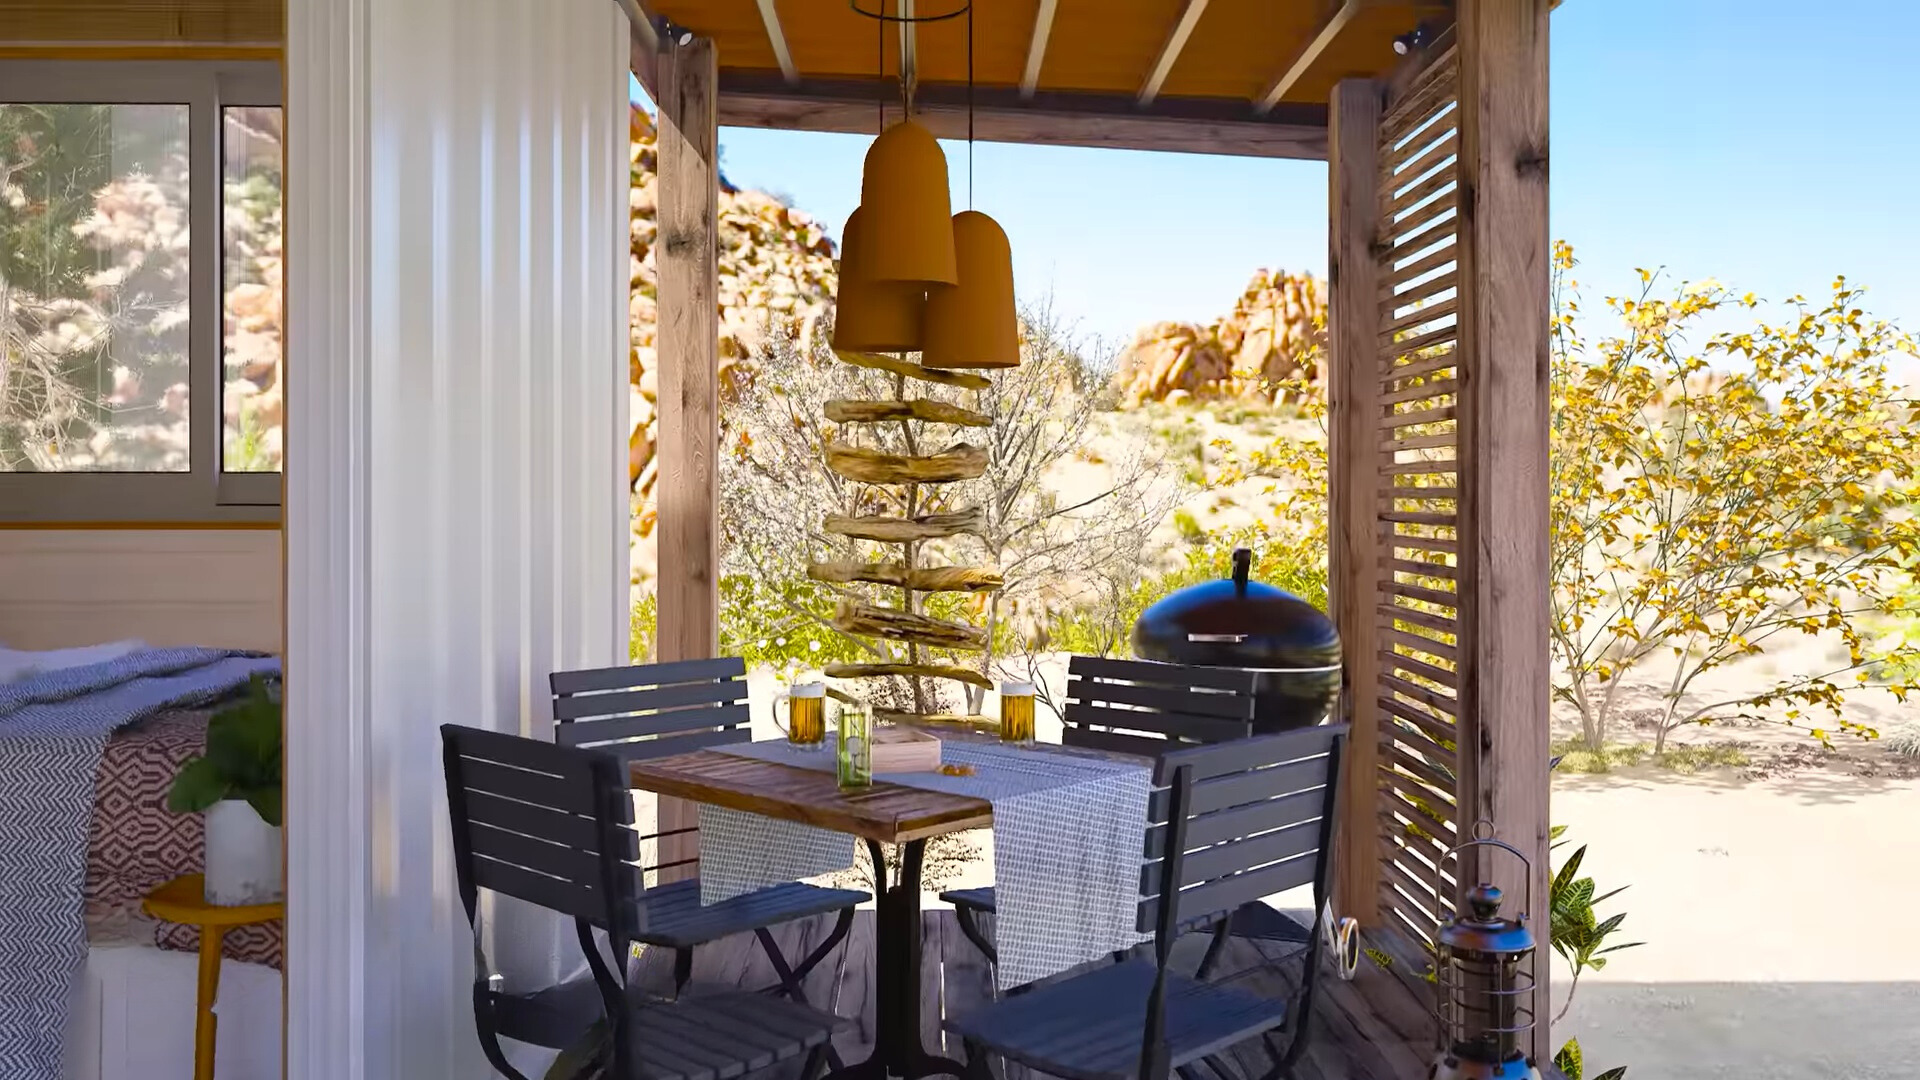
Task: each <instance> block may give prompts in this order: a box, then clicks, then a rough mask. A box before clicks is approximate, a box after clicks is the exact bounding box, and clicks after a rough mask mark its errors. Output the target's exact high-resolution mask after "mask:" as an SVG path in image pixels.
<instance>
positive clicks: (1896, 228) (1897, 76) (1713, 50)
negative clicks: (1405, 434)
mask: <svg viewBox="0 0 1920 1080" xmlns="http://www.w3.org/2000/svg"><path fill="white" fill-rule="evenodd" d="M1916 41H1920V5H1914V4H1910V3H1908V2H1906V0H1846V2H1844V3H1835V4H1808V3H1805V2H1803V0H1791V2H1789V0H1565V3H1564V4H1563V6H1562V7H1561V8H1560V10H1559V11H1557V12H1556V13H1555V14H1554V17H1553V83H1552V90H1551V93H1552V99H1551V100H1552V110H1553V166H1552V168H1553V194H1552V199H1553V202H1552V229H1553V235H1554V236H1555V237H1556V238H1561V239H1566V240H1569V241H1572V242H1573V244H1574V246H1575V248H1576V250H1577V253H1578V254H1579V256H1580V259H1581V261H1582V266H1581V269H1580V271H1579V273H1578V277H1579V278H1580V280H1581V281H1582V283H1583V284H1584V285H1585V286H1586V287H1587V292H1588V299H1589V307H1593V306H1597V301H1598V299H1599V297H1600V295H1603V294H1610V293H1623V292H1628V291H1630V290H1632V289H1634V288H1636V287H1637V278H1636V277H1635V275H1634V268H1636V267H1640V266H1646V267H1650V268H1651V267H1658V266H1664V267H1666V268H1667V269H1668V271H1669V272H1670V273H1672V274H1674V275H1676V276H1677V277H1683V278H1690V279H1697V278H1703V277H1708V276H1713V277H1717V278H1719V279H1720V280H1722V281H1724V282H1725V283H1727V284H1728V285H1730V286H1733V287H1735V288H1737V289H1739V290H1742V291H1745V290H1752V291H1754V292H1756V293H1758V294H1760V295H1761V296H1763V297H1767V298H1770V299H1780V298H1784V297H1786V296H1789V295H1791V294H1793V293H1796V292H1801V293H1806V294H1808V295H1809V296H1813V295H1817V294H1818V293H1820V292H1821V291H1822V290H1824V289H1826V288H1827V287H1828V285H1829V283H1830V282H1831V280H1832V278H1833V275H1835V274H1837V273H1845V274H1846V275H1848V277H1849V278H1851V279H1853V280H1855V281H1858V282H1860V283H1862V284H1866V285H1868V286H1871V288H1872V292H1871V293H1870V294H1869V297H1868V306H1869V308H1870V310H1872V311H1873V312H1875V313H1876V314H1879V315H1882V316H1886V317H1892V318H1895V319H1897V320H1898V321H1899V322H1900V323H1901V324H1902V325H1903V326H1904V327H1906V328H1907V329H1909V330H1915V331H1920V208H1917V207H1916V206H1915V202H1916V198H1917V197H1920V84H1916V82H1915V80H1914V77H1913V76H1912V74H1911V70H1912V69H1911V65H1912V50H1913V47H1914V43H1915V42H1916ZM869 141H870V139H869V137H867V136H854V135H818V134H801V133H793V132H771V131H758V130H748V129H739V128H727V129H724V130H722V132H721V147H722V167H723V169H724V171H725V172H726V174H727V177H728V179H730V180H731V181H733V182H734V183H736V184H740V185H742V186H747V187H758V188H764V189H767V190H769V191H775V192H779V193H781V194H783V195H786V196H788V197H789V198H790V199H791V201H792V202H793V204H794V205H795V206H796V207H798V208H800V209H802V210H805V211H807V212H809V213H811V214H813V215H815V216H816V217H819V218H821V219H823V220H824V221H825V222H826V223H827V224H828V225H829V226H830V227H831V228H832V229H834V230H835V231H836V233H837V230H838V228H839V226H840V224H841V222H843V221H844V220H845V219H846V215H847V214H848V213H849V212H850V211H851V210H852V209H853V207H854V205H855V204H856V203H857V202H858V199H859V190H860V163H861V158H862V155H863V154H864V153H865V150H866V145H867V143H868V142H869ZM947 150H948V159H949V163H950V170H949V171H950V175H951V178H952V183H953V188H954V200H955V204H956V207H958V206H964V205H966V201H967V190H966V188H967V165H966V147H965V145H964V144H948V147H947ZM1326 183H1327V181H1326V167H1325V165H1323V164H1321V163H1318V162H1295V161H1270V160H1253V159H1240V158H1227V157H1214V156H1201V155H1181V154H1154V153H1138V152H1129V151H1113V150H1080V149H1067V148H1052V147H1026V146H1006V145H999V144H993V143H980V144H976V146H975V147H974V150H973V185H974V189H973V205H974V206H975V207H976V208H977V209H980V210H984V211H986V212H988V213H990V214H992V215H994V216H995V217H996V218H997V219H998V220H999V221H1000V222H1001V224H1002V225H1004V226H1005V227H1006V230H1007V233H1008V235H1009V236H1010V237H1011V238H1012V240H1013V246H1014V260H1015V265H1014V277H1015V280H1016V282H1017V284H1018V287H1019V289H1020V291H1021V293H1022V294H1023V295H1026V296H1040V295H1046V294H1051V296H1052V298H1053V300H1054V303H1055V305H1056V307H1057V308H1058V309H1059V310H1060V311H1061V312H1062V313H1063V314H1066V315H1067V316H1069V317H1070V318H1072V319H1074V320H1076V321H1077V322H1078V323H1079V325H1080V328H1081V329H1082V330H1083V331H1085V332H1087V333H1091V334H1098V335H1101V336H1103V337H1107V338H1109V339H1120V340H1124V339H1127V338H1130V337H1131V336H1132V334H1133V332H1134V330H1135V329H1136V328H1138V327H1139V326H1140V325H1142V324H1143V323H1147V322H1151V321H1154V320H1159V319H1182V320H1194V321H1206V320H1210V319H1212V318H1214V317H1216V316H1218V315H1219V314H1221V313H1223V312H1224V311H1225V310H1226V309H1227V308H1228V307H1229V306H1230V305H1231V304H1232V302H1233V300H1234V298H1235V297H1236V296H1238V295H1239V292H1240V290H1241V288H1242V287H1243V286H1244V285H1245V284H1246V281H1247V279H1248V278H1249V277H1250V276H1251V275H1252V273H1253V271H1254V270H1255V269H1257V268H1259V267H1263V266H1264V267H1275V266H1278V267H1285V268H1288V269H1306V270H1311V271H1313V272H1314V273H1316V274H1318V273H1323V272H1324V270H1325V264H1326V224H1325V216H1326Z"/></svg>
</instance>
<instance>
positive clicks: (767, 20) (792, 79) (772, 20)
mask: <svg viewBox="0 0 1920 1080" xmlns="http://www.w3.org/2000/svg"><path fill="white" fill-rule="evenodd" d="M754 2H755V3H756V4H757V5H758V6H759V8H760V21H761V22H762V23H763V24H765V25H766V28H767V44H768V45H769V46H771V47H772V48H773V57H774V60H775V61H776V62H777V63H778V64H779V65H780V74H781V76H782V77H783V78H785V79H786V80H787V82H789V83H797V82H799V81H800V69H799V68H798V67H795V66H794V63H793V50H792V49H790V48H788V47H787V33H786V31H785V30H783V29H781V27H780V12H779V11H778V10H777V9H776V8H775V7H774V4H775V0H754ZM908 2H911V0H908Z"/></svg>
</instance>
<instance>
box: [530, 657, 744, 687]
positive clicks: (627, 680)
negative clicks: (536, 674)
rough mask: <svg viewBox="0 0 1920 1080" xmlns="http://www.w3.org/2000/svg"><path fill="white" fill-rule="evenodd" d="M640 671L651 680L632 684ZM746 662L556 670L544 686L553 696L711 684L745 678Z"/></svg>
mask: <svg viewBox="0 0 1920 1080" xmlns="http://www.w3.org/2000/svg"><path fill="white" fill-rule="evenodd" d="M636 670H644V671H646V672H647V673H648V674H650V675H652V676H653V678H652V680H651V681H649V682H644V683H635V682H634V681H633V673H634V672H635V671H636ZM746 671H747V665H746V661H744V660H742V659H740V658H739V657H737V656H723V657H718V658H716V659H712V660H675V661H670V662H668V663H664V664H629V665H627V666H626V667H609V668H585V669H582V670H580V671H556V672H554V673H553V674H552V675H551V676H549V677H548V679H547V686H548V687H549V688H550V689H552V691H553V692H554V694H555V695H556V696H559V695H563V694H564V695H573V694H591V693H596V692H598V691H601V690H622V689H626V688H628V687H632V686H672V685H673V684H675V683H687V682H711V681H714V680H717V679H726V678H735V677H738V676H742V675H745V674H746Z"/></svg>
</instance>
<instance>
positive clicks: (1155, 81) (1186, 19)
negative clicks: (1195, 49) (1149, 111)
mask: <svg viewBox="0 0 1920 1080" xmlns="http://www.w3.org/2000/svg"><path fill="white" fill-rule="evenodd" d="M1206 10H1207V0H1187V4H1186V7H1184V8H1182V9H1181V10H1180V18H1179V19H1177V20H1175V22H1174V24H1173V30H1172V32H1170V33H1169V34H1167V43H1166V44H1165V45H1162V46H1161V47H1160V57H1159V59H1157V60H1155V61H1154V62H1153V70H1152V71H1151V72H1150V73H1149V74H1148V75H1147V81H1146V82H1145V83H1144V84H1142V85H1141V87H1140V98H1139V101H1140V104H1142V105H1151V104H1153V99H1154V98H1157V97H1159V96H1160V88H1161V87H1162V86H1165V85H1166V83H1167V76H1168V75H1170V74H1172V73H1173V65H1174V61H1176V60H1178V59H1180V52H1181V50H1182V49H1185V48H1186V47H1187V39H1188V38H1189V37H1192V36H1193V28H1194V27H1195V26H1197V25H1199V23H1200V16H1201V14H1202V13H1203V12H1205V11H1206Z"/></svg>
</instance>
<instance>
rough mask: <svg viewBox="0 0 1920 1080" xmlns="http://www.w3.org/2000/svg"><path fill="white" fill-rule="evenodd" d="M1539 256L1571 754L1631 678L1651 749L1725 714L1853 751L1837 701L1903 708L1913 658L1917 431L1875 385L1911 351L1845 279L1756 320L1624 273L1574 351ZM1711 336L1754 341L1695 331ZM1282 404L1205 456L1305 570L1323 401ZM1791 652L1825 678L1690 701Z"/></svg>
mask: <svg viewBox="0 0 1920 1080" xmlns="http://www.w3.org/2000/svg"><path fill="white" fill-rule="evenodd" d="M1554 258H1555V267H1556V274H1555V290H1554V312H1553V346H1554V347H1553V367H1552V405H1551V423H1552V466H1551V477H1552V483H1553V492H1552V501H1551V522H1552V547H1551V552H1552V562H1551V572H1552V616H1553V618H1552V638H1551V643H1550V644H1551V650H1552V654H1553V661H1554V686H1553V692H1554V696H1555V698H1556V700H1559V701H1562V702H1565V703H1566V704H1568V705H1569V706H1571V707H1572V709H1573V710H1574V711H1575V712H1576V713H1577V715H1578V716H1579V720H1580V738H1581V741H1582V742H1583V743H1585V744H1586V745H1587V746H1588V747H1590V748H1594V749H1598V748H1600V747H1601V746H1603V745H1604V744H1605V743H1606V742H1607V741H1608V740H1609V739H1610V738H1612V737H1613V735H1614V734H1615V729H1616V727H1617V726H1618V722H1619V719H1620V715H1621V712H1622V711H1623V710H1622V705H1623V703H1624V701H1625V697H1624V696H1623V695H1622V693H1621V690H1622V687H1623V686H1626V685H1628V682H1629V679H1630V678H1631V679H1632V680H1633V681H1634V683H1635V684H1637V685H1644V684H1645V683H1647V682H1648V681H1650V680H1651V681H1653V682H1654V687H1655V690H1654V693H1655V696H1656V697H1657V702H1656V703H1655V708H1654V710H1653V728H1654V731H1655V740H1656V741H1655V752H1656V753H1658V752H1661V751H1664V750H1665V748H1666V741H1667V738H1668V736H1670V735H1671V734H1672V733H1673V732H1674V731H1676V730H1678V729H1680V728H1682V727H1684V726H1686V725H1689V724H1706V723H1711V722H1713V721H1715V720H1719V719H1727V718H1731V717H1735V716H1748V717H1762V718H1767V719H1771V720H1783V721H1784V722H1786V723H1788V724H1790V725H1793V726H1796V727H1800V728H1803V729H1805V730H1807V731H1808V732H1809V733H1810V734H1812V735H1813V736H1814V737H1816V738H1819V739H1821V740H1822V741H1826V740H1827V739H1829V738H1830V736H1831V734H1832V733H1835V732H1845V733H1849V734H1852V735H1856V736H1860V737H1865V738H1871V737H1873V736H1875V735H1876V734H1877V733H1876V732H1874V731H1873V730H1872V729H1871V728H1870V727H1868V726H1867V725H1864V724H1860V723H1858V722H1855V721H1852V720H1849V719H1847V718H1846V717H1845V716H1844V715H1843V713H1842V706H1843V704H1844V703H1845V701H1846V699H1847V696H1848V694H1849V693H1850V692H1852V691H1855V690H1858V689H1861V688H1863V687H1879V688H1884V689H1886V690H1890V691H1892V692H1893V693H1895V694H1898V695H1904V694H1906V693H1907V692H1908V691H1909V690H1911V689H1913V686H1914V684H1913V682H1911V681H1910V678H1911V677H1910V676H1908V675H1905V674H1903V673H1907V672H1912V671H1915V670H1920V651H1916V650H1915V649H1914V647H1913V646H1911V645H1909V644H1908V643H1907V642H1905V641H1903V640H1900V639H1899V638H1898V636H1897V635H1893V634H1890V633H1886V632H1884V631H1883V630H1882V628H1883V627H1886V626H1887V625H1888V622H1889V619H1890V617H1893V616H1898V615H1901V614H1903V613H1904V609H1905V606H1906V605H1907V604H1909V603H1911V600H1910V599H1907V598H1910V597H1912V596H1913V595H1914V592H1913V589H1912V580H1913V578H1912V568H1913V566H1914V565H1916V555H1917V554H1920V518H1916V515H1915V510H1916V509H1920V478H1917V477H1916V470H1915V466H1916V460H1915V453H1916V449H1920V447H1917V446H1916V440H1915V438H1914V436H1913V435H1912V434H1910V430H1911V426H1912V421H1913V420H1914V419H1916V414H1915V410H1914V406H1913V403H1912V402H1910V401H1909V400H1908V399H1907V397H1906V391H1905V389H1904V388H1903V387H1901V386H1900V385H1899V384H1898V383H1897V382H1896V381H1895V380H1894V378H1893V377H1892V374H1891V373H1890V371H1889V366H1888V365H1889V362H1890V361H1891V360H1892V359H1893V358H1895V357H1899V356H1902V355H1906V356H1913V355H1915V354H1916V353H1920V350H1917V349H1916V347H1915V342H1914V339H1913V338H1912V337H1911V336H1909V335H1906V334H1903V333H1902V332H1900V331H1899V329H1898V328H1896V327H1895V326H1893V325H1892V324H1890V323H1887V322H1885V321H1881V320H1876V319H1871V318H1869V317H1868V316H1867V315H1866V314H1865V312H1864V311H1863V310H1862V308H1861V306H1860V303H1861V298H1862V290H1860V289H1859V288H1857V287H1854V286H1851V285H1849V284H1848V283H1847V282H1846V281H1845V280H1844V279H1841V280H1838V281H1836V282H1834V284H1833V288H1832V292H1831V295H1830V296H1828V297H1825V298H1823V299H1822V300H1821V301H1819V302H1817V303H1816V302H1810V301H1808V300H1806V299H1804V298H1801V297H1794V298H1792V299H1791V300H1789V301H1788V302H1787V303H1786V305H1784V310H1785V311H1787V312H1788V316H1789V317H1787V318H1786V319H1784V320H1783V321H1779V322H1770V321H1767V320H1766V319H1764V318H1761V317H1760V307H1761V305H1760V302H1759V301H1758V300H1757V299H1756V298H1754V297H1753V296H1752V295H1750V294H1749V295H1745V296H1736V295H1734V294H1733V293H1731V292H1730V291H1728V290H1727V289H1726V288H1724V287H1723V286H1721V285H1719V284H1717V283H1714V282H1705V283H1697V284H1683V285H1681V286H1679V287H1678V288H1676V289H1672V290H1670V291H1669V292H1670V294H1667V295H1660V294H1659V293H1660V289H1661V283H1660V280H1659V276H1658V275H1656V274H1654V273H1651V272H1643V274H1642V281H1641V284H1642V292H1641V295H1640V296H1638V297H1637V298H1634V299H1631V300H1609V301H1608V307H1609V309H1610V310H1611V311H1612V313H1613V314H1614V315H1615V316H1616V317H1617V318H1618V320H1619V323H1620V329H1619V331H1618V332H1617V333H1614V334H1612V335H1610V336H1606V337H1602V338H1600V339H1599V340H1597V341H1595V342H1593V343H1589V342H1588V341H1586V340H1585V339H1584V338H1583V337H1582V336H1581V334H1580V332H1579V323H1578V317H1579V314H1580V307H1579V295H1578V286H1577V283H1575V282H1574V281H1573V280H1572V279H1571V277H1570V276H1569V275H1570V273H1571V271H1572V269H1573V267H1574V265H1575V264H1574V258H1573V252H1572V249H1571V248H1570V247H1569V246H1567V245H1566V244H1564V243H1562V244H1556V245H1555V250H1554ZM1729 317H1745V318H1751V319H1753V320H1754V325H1753V327H1752V329H1750V330H1744V331H1737V332H1736V331H1725V330H1723V331H1719V332H1712V333H1708V332H1705V331H1704V329H1703V327H1704V326H1705V325H1707V324H1710V323H1718V322H1725V321H1727V320H1728V318H1729ZM1696 339H1697V340H1698V345H1697V346H1696V345H1695V344H1694V342H1695V341H1696ZM1289 389H1291V390H1292V391H1293V393H1292V398H1293V400H1294V401H1296V402H1298V405H1297V408H1298V410H1299V416H1300V418H1301V420H1302V421H1303V423H1302V424H1299V425H1295V426H1294V427H1293V428H1292V429H1291V430H1288V431H1286V432H1284V433H1282V434H1281V435H1279V436H1278V437H1276V438H1275V439H1273V440H1272V441H1271V442H1270V443H1269V444H1267V445H1263V446H1261V447H1259V448H1257V449H1255V450H1253V451H1251V452H1237V453H1236V452H1233V451H1232V450H1231V448H1230V447H1229V446H1227V444H1224V443H1222V444H1218V445H1220V446H1221V448H1222V451H1223V458H1224V464H1223V466H1222V468H1221V469H1220V470H1218V472H1217V473H1216V474H1215V475H1214V476H1213V477H1211V478H1210V479H1212V480H1213V481H1214V482H1215V483H1217V484H1220V485H1227V484H1234V483H1238V482H1241V481H1244V480H1246V479H1247V478H1248V477H1258V476H1264V477H1267V478H1270V479H1271V481H1272V486H1271V487H1269V488H1268V494H1269V495H1270V496H1271V503H1272V513H1271V514H1270V515H1269V516H1268V518H1267V524H1266V528H1267V529H1268V530H1269V531H1270V532H1271V533H1272V534H1273V537H1274V539H1276V540H1284V541H1285V542H1289V543H1293V544H1298V545H1303V546H1307V547H1310V548H1312V549H1313V550H1315V551H1317V552H1318V556H1319V558H1321V559H1323V560H1324V558H1325V552H1326V506H1325V502H1324V498H1325V492H1326V485H1327V480H1328V474H1327V459H1326V445H1327V444H1326V439H1325V420H1326V403H1325V396H1324V392H1323V389H1322V388H1321V387H1319V386H1317V385H1315V386H1307V385H1304V384H1302V385H1299V386H1295V387H1291V388H1289ZM1450 558H1451V557H1449V560H1450ZM1794 634H1807V635H1830V640H1831V641H1833V642H1835V643H1836V644H1837V645H1839V646H1842V647H1844V650H1845V656H1844V659H1840V660H1835V661H1832V662H1830V663H1826V664H1822V665H1819V666H1818V667H1817V668H1816V669H1815V670H1809V671H1801V672H1796V673H1793V674H1791V675H1789V676H1787V677H1785V678H1782V679H1779V680H1777V681H1770V682H1767V683H1765V684H1749V685H1741V686H1737V687H1736V688H1734V689H1732V690H1730V691H1725V692H1719V693H1706V692H1696V689H1695V684H1696V681H1697V680H1699V679H1700V677H1701V676H1702V675H1704V674H1706V673H1708V672H1711V671H1713V670H1715V669H1716V668H1720V667H1723V666H1724V665H1727V664H1729V663H1731V662H1733V661H1735V660H1738V659H1740V658H1742V657H1746V656H1751V655H1754V654H1756V653H1759V652H1762V651H1765V650H1766V649H1767V648H1768V647H1769V646H1770V645H1776V644H1780V643H1782V642H1783V641H1784V640H1786V639H1787V637H1788V636H1789V635H1794ZM1882 673H1892V674H1890V675H1889V676H1887V677H1882ZM1722 689H1723V690H1724V688H1722ZM1636 704H1637V702H1636ZM1763 710H1765V711H1764V712H1763ZM1822 713H1824V714H1825V715H1827V716H1829V717H1830V719H1828V720H1825V721H1816V720H1815V719H1813V717H1814V716H1816V715H1819V714H1822Z"/></svg>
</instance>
